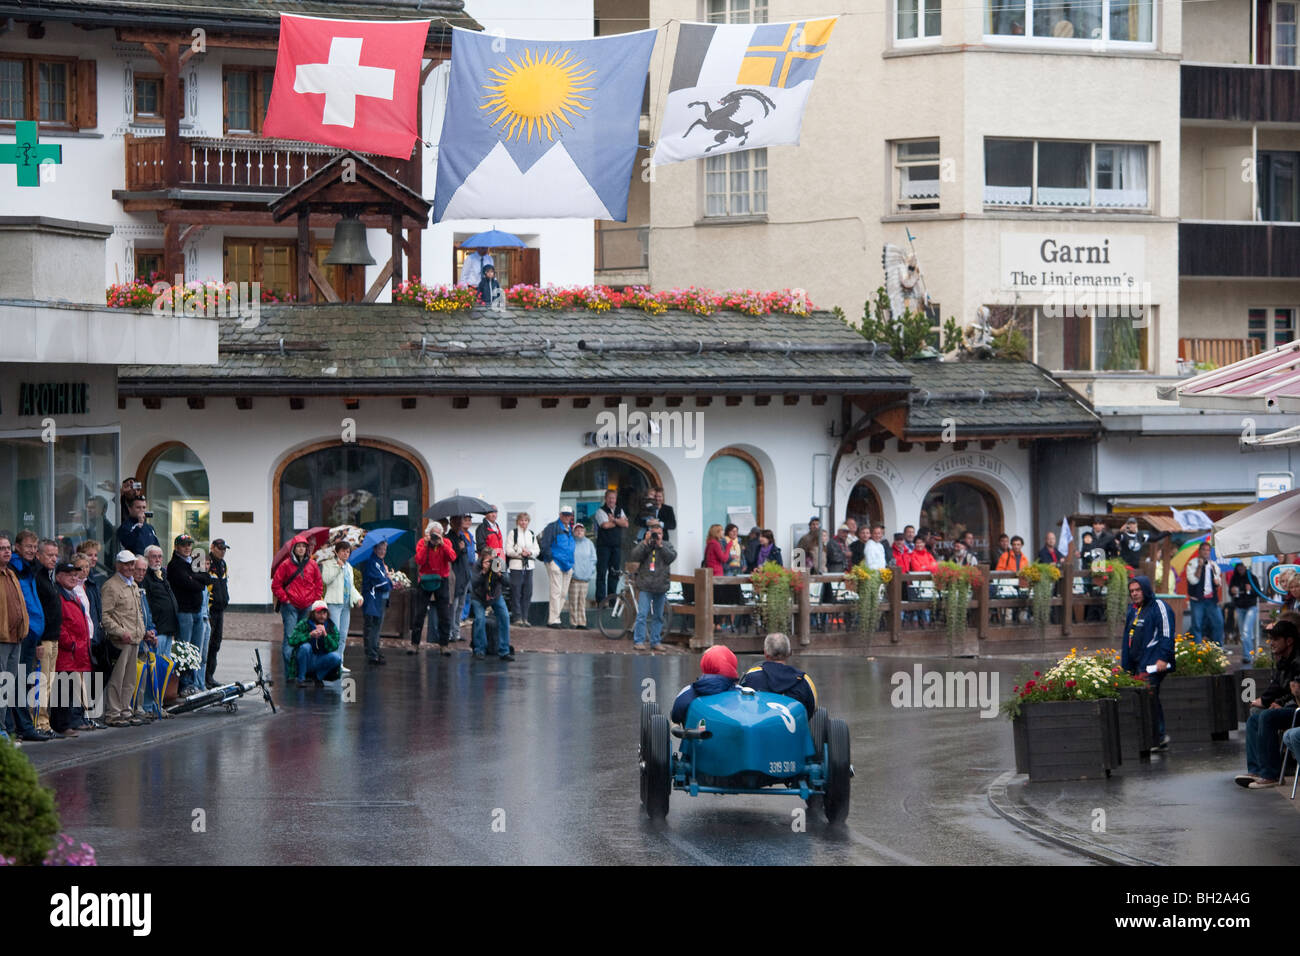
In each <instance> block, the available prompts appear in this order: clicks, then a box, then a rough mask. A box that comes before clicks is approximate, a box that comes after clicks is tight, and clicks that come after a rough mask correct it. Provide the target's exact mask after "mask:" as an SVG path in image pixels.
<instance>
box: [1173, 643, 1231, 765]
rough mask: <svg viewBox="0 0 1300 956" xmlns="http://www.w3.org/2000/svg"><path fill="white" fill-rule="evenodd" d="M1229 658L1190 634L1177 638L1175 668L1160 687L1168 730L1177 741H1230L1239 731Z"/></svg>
mask: <svg viewBox="0 0 1300 956" xmlns="http://www.w3.org/2000/svg"><path fill="white" fill-rule="evenodd" d="M1228 666H1229V662H1228V655H1227V654H1225V653H1224V652H1223V648H1222V647H1220V646H1219V645H1218V644H1215V643H1213V642H1210V641H1205V642H1198V641H1197V640H1196V639H1195V638H1194V637H1193V636H1192V635H1190V634H1180V635H1178V637H1176V638H1174V669H1173V671H1172V672H1171V673H1170V675H1169V677H1167V678H1166V679H1165V680H1164V682H1163V683H1162V684H1161V685H1160V706H1161V707H1162V708H1163V709H1164V712H1165V729H1166V731H1167V732H1168V734H1169V736H1170V737H1173V738H1174V739H1175V740H1178V739H1182V740H1227V739H1228V733H1229V732H1230V731H1233V730H1236V729H1237V700H1236V698H1237V682H1236V681H1235V680H1234V679H1233V675H1231V674H1229V673H1228Z"/></svg>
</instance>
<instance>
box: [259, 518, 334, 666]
mask: <svg viewBox="0 0 1300 956" xmlns="http://www.w3.org/2000/svg"><path fill="white" fill-rule="evenodd" d="M310 547H311V546H310V545H309V544H308V543H307V536H306V535H305V534H300V535H295V536H294V539H293V549H292V550H291V551H290V552H289V556H288V557H287V558H285V559H284V560H283V561H281V562H280V563H279V564H278V565H276V568H275V571H274V572H272V574H271V594H273V595H274V596H275V599H276V600H277V601H279V602H280V620H281V621H282V622H283V623H284V643H283V644H282V645H281V646H280V652H281V654H283V655H284V666H285V669H286V670H287V669H288V667H289V661H290V657H289V635H290V634H292V633H293V629H294V628H295V627H297V626H298V622H299V621H301V620H302V619H303V618H305V617H306V616H307V613H308V612H309V611H310V610H311V606H312V605H313V604H315V603H316V602H317V601H319V600H321V599H322V598H323V597H324V596H325V579H324V578H322V577H321V573H320V565H319V564H317V563H316V562H315V561H313V560H312V559H311V555H310V554H308V553H307V552H308V550H309V549H310Z"/></svg>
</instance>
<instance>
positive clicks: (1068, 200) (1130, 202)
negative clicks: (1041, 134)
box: [984, 139, 1150, 210]
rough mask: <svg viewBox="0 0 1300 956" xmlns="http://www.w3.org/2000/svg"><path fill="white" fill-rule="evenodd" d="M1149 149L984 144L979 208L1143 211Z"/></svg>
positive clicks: (1146, 204) (1146, 199)
mask: <svg viewBox="0 0 1300 956" xmlns="http://www.w3.org/2000/svg"><path fill="white" fill-rule="evenodd" d="M1149 153H1150V148H1149V147H1148V146H1145V145H1142V144H1120V143H1079V142H1064V141H1057V140H1044V141H1041V142H1039V141H1033V140H1014V139H986V140H984V204H985V205H986V206H1031V207H1038V208H1049V209H1071V208H1083V209H1103V210H1104V209H1147V208H1148V207H1149V205H1150V199H1149V193H1148V185H1147V164H1148V158H1149Z"/></svg>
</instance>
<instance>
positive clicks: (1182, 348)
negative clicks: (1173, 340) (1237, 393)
mask: <svg viewBox="0 0 1300 956" xmlns="http://www.w3.org/2000/svg"><path fill="white" fill-rule="evenodd" d="M1258 354H1259V340H1258V339H1179V340H1178V358H1179V359H1181V360H1182V361H1184V362H1190V363H1192V364H1203V363H1207V362H1208V363H1209V364H1211V365H1213V366H1214V367H1215V368H1223V367H1224V366H1225V365H1231V364H1232V363H1234V362H1240V361H1242V360H1243V359H1248V358H1250V357H1252V356H1254V355H1258Z"/></svg>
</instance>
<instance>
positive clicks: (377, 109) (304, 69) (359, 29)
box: [262, 14, 430, 159]
mask: <svg viewBox="0 0 1300 956" xmlns="http://www.w3.org/2000/svg"><path fill="white" fill-rule="evenodd" d="M429 22H430V21H428V20H397V21H394V20H380V21H370V20H327V19H322V18H317V17H299V16H291V15H289V14H281V16H280V48H279V51H278V53H277V54H276V59H275V82H274V84H273V85H272V87H271V102H270V104H269V105H268V107H267V111H266V121H265V122H264V123H263V124H262V133H263V135H265V136H268V137H277V138H284V139H300V140H305V141H306V142H309V143H321V144H323V145H325V146H340V147H343V148H344V149H352V150H356V151H357V152H359V153H378V154H380V155H382V156H394V157H396V158H398V159H409V158H410V156H411V149H412V148H413V147H414V146H415V140H416V137H417V136H418V135H419V130H418V123H419V116H418V105H417V104H418V102H419V89H420V66H421V60H422V58H423V56H424V44H425V38H426V37H427V36H428V32H429Z"/></svg>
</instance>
